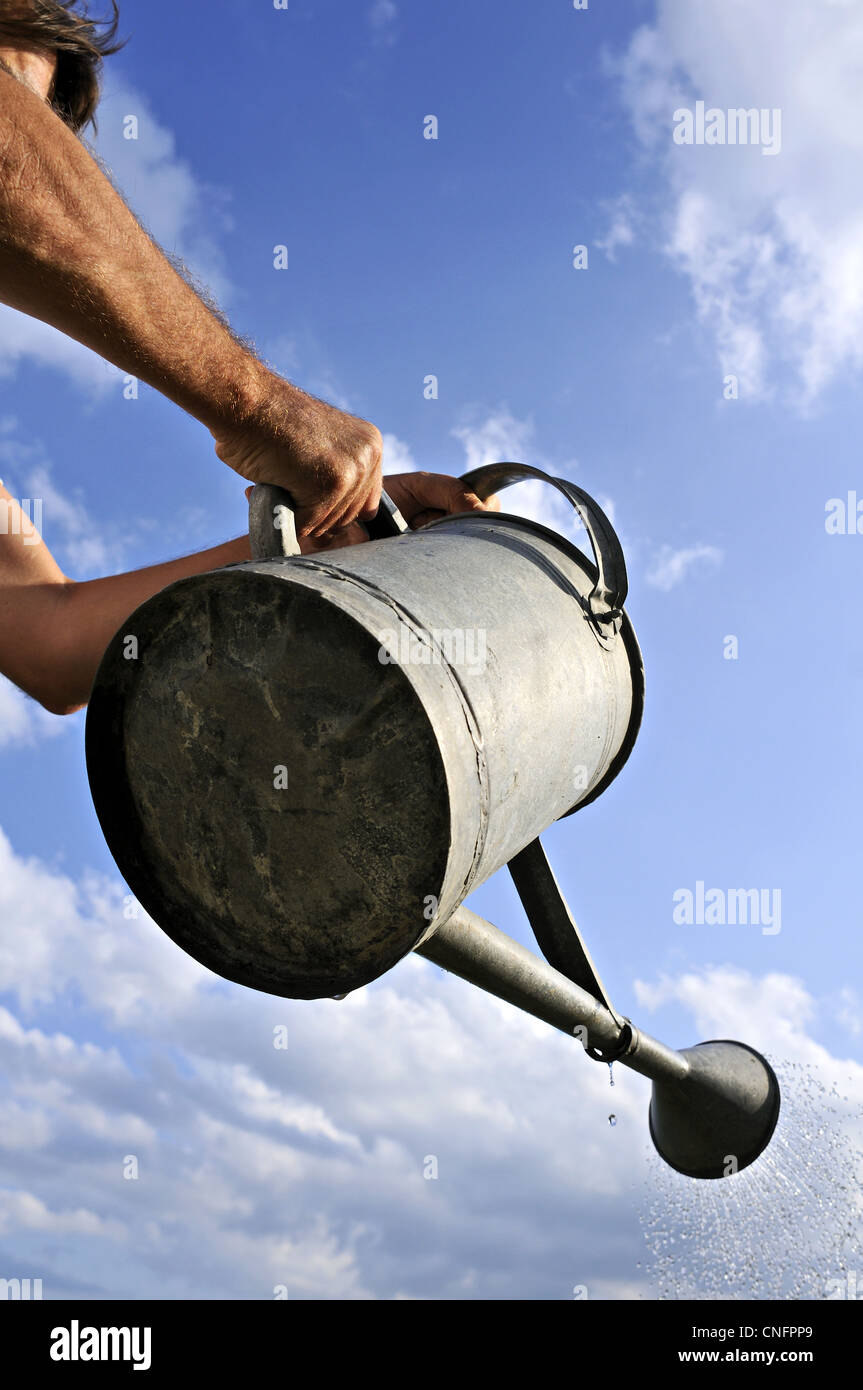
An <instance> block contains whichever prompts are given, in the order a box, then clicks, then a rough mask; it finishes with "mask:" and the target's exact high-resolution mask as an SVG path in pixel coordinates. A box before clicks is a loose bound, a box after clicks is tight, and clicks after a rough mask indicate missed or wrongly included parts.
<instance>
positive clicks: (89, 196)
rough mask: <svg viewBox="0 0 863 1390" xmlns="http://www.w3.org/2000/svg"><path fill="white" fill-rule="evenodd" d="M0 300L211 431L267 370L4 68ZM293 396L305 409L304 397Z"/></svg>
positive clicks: (235, 413)
mask: <svg viewBox="0 0 863 1390" xmlns="http://www.w3.org/2000/svg"><path fill="white" fill-rule="evenodd" d="M0 299H2V300H3V301H5V302H6V303H7V304H10V305H12V306H13V307H14V308H16V309H20V310H22V311H23V312H24V313H27V314H31V315H33V316H34V317H36V318H39V319H43V320H44V321H45V322H46V323H50V324H52V325H53V326H54V327H55V328H58V329H60V330H62V331H63V332H64V333H67V334H68V335H69V336H70V337H73V338H76V339H77V340H78V341H79V342H81V343H84V344H86V346H87V347H90V348H92V349H93V350H94V351H96V352H98V353H100V354H101V355H102V356H103V357H105V358H107V359H108V361H110V362H113V363H114V364H115V365H116V366H117V367H119V368H120V369H121V370H123V371H125V372H129V373H130V374H132V375H134V376H137V377H139V378H140V379H141V380H142V381H145V382H147V383H148V384H149V385H151V386H153V387H155V388H156V389H157V390H159V391H161V392H162V393H163V394H164V395H166V396H169V397H170V398H171V399H172V400H173V401H175V402H176V403H177V404H178V405H180V406H182V407H183V409H185V410H187V411H189V412H190V414H192V415H194V416H196V417H197V418H198V419H199V420H201V421H202V422H203V423H204V424H205V425H207V426H208V427H209V428H211V429H218V428H220V427H222V426H224V425H226V424H227V425H230V424H233V423H237V422H240V421H242V420H243V419H244V418H245V416H246V415H247V414H248V413H250V412H252V411H253V410H254V409H255V407H256V404H257V402H258V400H259V398H260V395H261V393H262V390H264V389H265V384H266V381H267V377H268V376H269V374H268V373H267V371H266V369H265V368H264V367H263V366H262V364H261V363H260V362H258V361H257V359H256V358H255V357H254V355H253V354H252V353H250V352H249V351H248V350H247V349H246V348H244V347H243V346H241V345H240V344H239V343H238V342H237V341H236V340H235V339H234V338H233V337H232V335H231V333H230V331H229V330H228V329H227V328H226V327H225V326H224V325H223V324H222V323H220V322H219V320H218V319H217V318H216V317H215V315H213V314H212V313H211V312H210V310H209V309H208V308H207V307H206V305H205V304H204V303H203V302H202V300H201V299H199V297H198V296H197V295H196V294H195V292H194V291H193V290H192V289H191V287H190V286H189V285H187V284H186V282H185V281H184V280H183V279H182V277H181V276H180V275H179V274H178V273H177V272H176V271H175V270H174V268H173V266H172V265H171V264H170V262H169V261H168V260H167V259H166V258H165V256H164V255H163V254H162V252H161V251H160V250H159V249H158V247H157V246H156V245H155V244H154V243H153V242H152V241H151V240H150V238H149V237H148V236H147V234H146V233H145V232H144V231H143V229H142V228H141V227H140V225H139V224H138V222H137V221H136V219H135V218H134V217H133V215H132V213H131V212H130V211H129V209H128V208H127V207H126V205H125V203H124V202H123V200H122V198H121V197H120V196H119V194H117V193H116V191H115V190H114V189H113V188H112V186H111V184H110V182H109V180H108V179H107V178H106V177H105V176H104V174H103V173H102V172H101V170H100V169H99V167H98V165H97V164H96V163H95V161H94V160H93V159H92V158H91V157H90V155H89V154H88V153H87V151H86V150H85V149H84V147H83V146H82V145H81V144H80V142H79V141H78V140H77V139H76V137H75V136H74V135H73V134H72V132H71V131H69V130H68V129H67V128H66V126H65V125H64V124H63V123H62V121H60V120H59V118H58V117H57V116H56V115H55V114H54V113H53V112H52V111H51V110H50V109H49V108H48V107H47V106H45V104H44V103H43V102H41V101H40V100H39V98H38V97H37V96H36V95H35V94H34V93H32V92H30V91H29V90H28V89H27V88H26V87H24V86H23V85H22V84H21V83H20V82H18V81H16V80H15V78H13V77H11V76H10V75H9V74H8V73H6V72H3V71H0ZM285 387H287V383H285V384H283V389H284V388H285ZM287 389H288V390H290V389H291V388H289V387H287ZM296 394H297V402H298V408H302V402H303V400H304V399H308V398H305V396H304V393H303V392H300V391H297V393H296Z"/></svg>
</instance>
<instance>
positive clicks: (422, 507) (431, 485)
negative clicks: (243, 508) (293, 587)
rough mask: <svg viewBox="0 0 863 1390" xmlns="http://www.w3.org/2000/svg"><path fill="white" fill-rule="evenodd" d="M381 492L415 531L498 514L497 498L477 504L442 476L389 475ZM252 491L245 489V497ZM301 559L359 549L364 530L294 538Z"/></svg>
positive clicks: (356, 528) (456, 483) (357, 528)
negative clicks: (468, 515) (447, 520)
mask: <svg viewBox="0 0 863 1390" xmlns="http://www.w3.org/2000/svg"><path fill="white" fill-rule="evenodd" d="M383 484H384V489H385V491H386V492H387V493H388V494H389V496H390V497H391V498H392V500H393V501H394V502H395V504H396V506H397V507H398V509H399V511H400V512H401V514H402V516H403V517H404V519H405V521H406V522H407V523H408V525H409V526H410V528H411V530H413V531H418V530H419V528H420V527H421V526H425V525H426V523H427V522H429V521H434V520H435V519H436V518H437V517H440V516H448V515H453V514H454V513H456V512H499V511H500V498H498V497H494V496H492V497H489V498H487V499H486V501H485V502H481V501H480V499H479V498H478V497H477V495H476V493H475V492H469V491H468V490H467V489H466V488H464V487H463V486H462V484H461V483H460V482H459V480H458V478H451V477H449V476H448V475H447V474H445V473H390V474H389V475H388V476H387V477H386V478H384V480H383ZM251 491H252V489H251V488H250V487H248V488H246V497H248V496H249V494H250V492H251ZM298 539H299V542H300V550H301V552H302V553H303V555H314V554H316V553H317V552H318V551H319V550H340V549H341V548H342V547H343V546H346V545H362V544H363V542H364V541H367V540H368V533H367V532H366V531H365V529H364V528H363V527H362V526H360V525H358V524H357V523H356V522H354V524H353V525H351V526H347V527H345V529H344V530H343V531H339V532H338V533H336V534H334V535H327V536H318V537H315V536H302V537H298Z"/></svg>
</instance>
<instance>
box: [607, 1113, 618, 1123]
mask: <svg viewBox="0 0 863 1390" xmlns="http://www.w3.org/2000/svg"><path fill="white" fill-rule="evenodd" d="M608 1123H609V1124H610V1125H616V1124H617V1116H616V1115H609V1117H608Z"/></svg>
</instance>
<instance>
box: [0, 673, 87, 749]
mask: <svg viewBox="0 0 863 1390" xmlns="http://www.w3.org/2000/svg"><path fill="white" fill-rule="evenodd" d="M71 727H72V722H71V720H70V719H69V717H68V716H66V715H64V716H62V717H61V716H60V715H57V714H49V713H48V711H47V710H45V709H43V708H42V706H41V705H37V704H36V701H35V700H31V699H30V698H29V696H27V695H24V694H22V692H21V691H20V690H19V689H18V687H17V686H15V685H13V684H12V682H11V681H8V680H7V679H6V677H5V676H0V748H7V747H8V748H21V747H33V746H34V745H35V744H38V743H41V742H42V740H43V739H46V738H53V737H55V735H57V734H60V733H63V732H64V730H66V729H69V728H71Z"/></svg>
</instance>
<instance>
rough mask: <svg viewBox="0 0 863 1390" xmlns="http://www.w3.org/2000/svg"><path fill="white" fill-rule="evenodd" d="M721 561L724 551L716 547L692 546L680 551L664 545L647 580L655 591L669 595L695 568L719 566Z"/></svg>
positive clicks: (653, 563) (651, 567)
mask: <svg viewBox="0 0 863 1390" xmlns="http://www.w3.org/2000/svg"><path fill="white" fill-rule="evenodd" d="M721 560H722V551H721V550H720V549H718V547H717V546H715V545H692V546H688V547H683V548H682V549H679V550H675V549H674V547H673V546H671V545H664V546H663V547H662V548H661V550H660V551H659V553H658V555H656V556H655V557H654V559H653V562H652V564H651V566H650V568H649V569H648V571H647V574H646V576H645V578H646V580H647V583H648V584H651V585H653V587H654V588H655V589H662V590H663V592H664V593H668V591H669V590H670V589H673V588H674V587H675V585H677V584H680V583H681V582H682V581H683V580H684V579H685V578H686V576H687V575H688V573H689V571H690V570H691V569H692V568H693V566H696V565H705V564H707V565H718V564H719V563H720V562H721Z"/></svg>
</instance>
